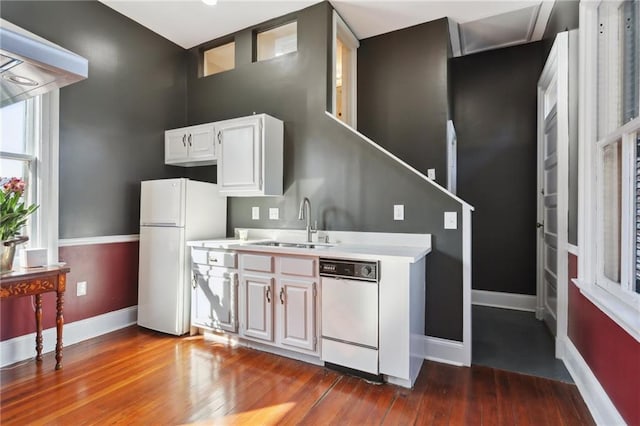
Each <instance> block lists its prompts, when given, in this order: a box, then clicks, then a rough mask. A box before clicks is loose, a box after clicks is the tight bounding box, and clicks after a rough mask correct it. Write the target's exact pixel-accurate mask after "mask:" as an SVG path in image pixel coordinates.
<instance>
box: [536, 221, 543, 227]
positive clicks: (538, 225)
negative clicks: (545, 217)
mask: <svg viewBox="0 0 640 426" xmlns="http://www.w3.org/2000/svg"><path fill="white" fill-rule="evenodd" d="M536 228H544V223H540V222H536Z"/></svg>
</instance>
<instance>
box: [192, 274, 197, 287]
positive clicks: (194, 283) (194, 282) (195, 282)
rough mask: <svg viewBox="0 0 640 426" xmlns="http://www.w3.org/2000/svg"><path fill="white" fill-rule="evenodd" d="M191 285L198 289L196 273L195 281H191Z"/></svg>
mask: <svg viewBox="0 0 640 426" xmlns="http://www.w3.org/2000/svg"><path fill="white" fill-rule="evenodd" d="M191 285H192V286H193V288H196V287H198V275H197V274H196V273H195V272H194V273H193V279H192V280H191Z"/></svg>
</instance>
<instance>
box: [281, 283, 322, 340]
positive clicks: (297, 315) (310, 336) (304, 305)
mask: <svg viewBox="0 0 640 426" xmlns="http://www.w3.org/2000/svg"><path fill="white" fill-rule="evenodd" d="M315 287H316V283H314V282H312V281H299V280H295V281H294V280H288V279H282V280H281V281H280V285H279V290H278V298H279V300H278V301H277V303H279V304H280V315H279V316H278V322H279V324H280V336H281V341H280V343H282V344H283V345H287V346H295V347H297V348H302V349H307V350H310V351H313V350H315V341H316V321H315V318H316V309H315V306H316V303H315Z"/></svg>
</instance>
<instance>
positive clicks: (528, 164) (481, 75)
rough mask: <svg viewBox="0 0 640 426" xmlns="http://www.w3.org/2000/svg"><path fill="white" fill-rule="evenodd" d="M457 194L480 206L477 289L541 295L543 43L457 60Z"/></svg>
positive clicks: (474, 246) (475, 270) (475, 243)
mask: <svg viewBox="0 0 640 426" xmlns="http://www.w3.org/2000/svg"><path fill="white" fill-rule="evenodd" d="M451 65H452V67H453V73H452V75H453V98H454V123H455V126H456V131H457V136H458V195H459V196H460V197H461V198H462V199H464V200H467V201H468V202H469V203H471V204H472V205H473V206H475V207H476V211H475V213H474V225H473V243H472V249H473V288H474V289H479V290H489V291H501V292H507V293H520V294H535V292H536V282H535V281H536V269H535V267H536V227H535V223H536V161H537V136H536V133H537V128H536V109H537V100H536V96H537V94H536V87H537V81H538V77H539V75H540V72H541V71H542V43H541V42H537V43H530V44H526V45H522V46H515V47H510V48H506V49H499V50H494V51H489V52H482V53H478V54H474V55H468V56H462V57H459V58H455V59H453V60H452V63H451Z"/></svg>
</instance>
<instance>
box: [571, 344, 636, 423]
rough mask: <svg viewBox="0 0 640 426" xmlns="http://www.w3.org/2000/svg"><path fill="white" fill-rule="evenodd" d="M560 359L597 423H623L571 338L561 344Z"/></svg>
mask: <svg viewBox="0 0 640 426" xmlns="http://www.w3.org/2000/svg"><path fill="white" fill-rule="evenodd" d="M563 348H564V350H563V351H562V352H563V357H562V360H563V361H564V364H565V365H566V367H567V370H569V373H570V374H571V377H572V378H573V380H574V381H575V383H576V386H577V387H578V391H580V395H582V399H584V402H585V404H586V405H587V408H588V409H589V411H590V412H591V415H592V416H593V420H594V421H595V422H596V424H598V425H625V424H626V422H625V421H624V419H623V418H622V416H621V415H620V413H619V412H618V410H617V409H616V407H615V405H614V404H613V402H611V399H609V396H608V395H607V393H606V392H605V390H604V388H603V387H602V385H601V384H600V382H599V381H598V379H597V378H596V376H595V375H594V374H593V372H592V371H591V369H590V368H589V365H588V364H587V363H586V362H585V360H584V358H582V355H580V352H579V351H578V349H577V348H576V347H575V346H574V345H573V342H571V340H569V339H566V340H565V341H564V345H563Z"/></svg>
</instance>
